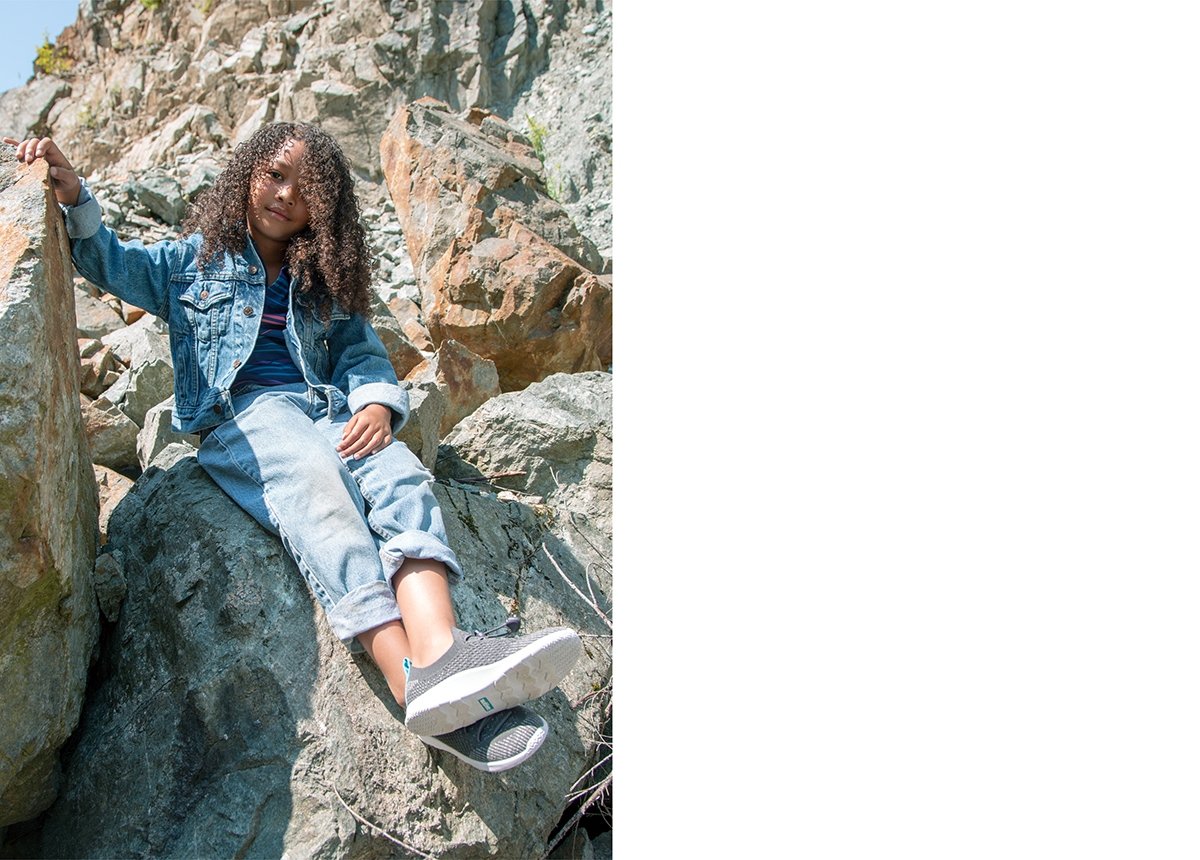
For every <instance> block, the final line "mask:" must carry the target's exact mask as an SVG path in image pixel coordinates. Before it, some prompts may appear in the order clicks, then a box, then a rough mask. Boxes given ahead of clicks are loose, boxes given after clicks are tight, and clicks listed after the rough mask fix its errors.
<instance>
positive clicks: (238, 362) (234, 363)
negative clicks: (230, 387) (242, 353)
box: [233, 358, 242, 367]
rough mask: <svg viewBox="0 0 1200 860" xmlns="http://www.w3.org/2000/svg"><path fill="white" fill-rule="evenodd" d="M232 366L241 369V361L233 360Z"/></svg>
mask: <svg viewBox="0 0 1200 860" xmlns="http://www.w3.org/2000/svg"><path fill="white" fill-rule="evenodd" d="M233 366H234V367H241V366H242V360H241V359H240V358H235V359H234V360H233Z"/></svg>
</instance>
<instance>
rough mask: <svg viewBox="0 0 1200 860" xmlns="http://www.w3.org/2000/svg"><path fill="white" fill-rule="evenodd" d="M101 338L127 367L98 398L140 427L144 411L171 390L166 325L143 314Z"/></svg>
mask: <svg viewBox="0 0 1200 860" xmlns="http://www.w3.org/2000/svg"><path fill="white" fill-rule="evenodd" d="M103 340H104V343H105V344H106V345H108V346H111V347H112V348H113V350H114V351H115V352H116V353H117V356H118V357H119V358H120V359H121V360H122V361H123V362H125V363H126V364H127V365H128V366H129V367H128V369H127V370H126V371H125V372H124V373H122V374H121V379H120V380H118V381H117V382H116V383H114V384H113V385H112V387H111V388H110V389H109V390H108V391H106V392H105V393H104V394H103V395H101V397H100V398H99V400H101V401H107V402H109V403H112V404H113V405H114V406H116V407H117V408H118V409H120V410H121V411H122V412H124V413H125V414H126V415H128V416H129V417H130V419H132V420H133V422H134V423H135V424H137V425H138V427H139V428H140V427H142V426H143V425H144V424H145V421H146V413H147V412H148V411H149V410H150V409H152V408H153V407H154V406H155V405H157V404H159V403H162V402H163V401H164V400H166V399H167V398H168V397H171V396H173V393H174V390H175V372H174V369H173V367H172V365H171V347H170V340H169V337H168V335H167V334H166V327H165V325H164V324H163V322H162V321H161V320H159V319H158V317H154V316H150V315H147V316H145V317H143V318H142V319H140V320H138V321H137V322H136V323H135V324H134V325H131V326H127V327H126V328H124V329H121V330H120V331H118V332H114V333H113V334H110V335H106V336H105V337H104V338H103Z"/></svg>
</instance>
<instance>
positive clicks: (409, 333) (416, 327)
mask: <svg viewBox="0 0 1200 860" xmlns="http://www.w3.org/2000/svg"><path fill="white" fill-rule="evenodd" d="M387 306H388V310H390V311H391V312H392V316H393V317H395V318H396V319H398V320H399V321H400V329H401V331H403V332H404V336H405V337H406V338H408V342H409V343H411V344H412V345H413V346H415V347H416V348H417V349H418V350H425V351H431V350H433V348H434V346H433V338H431V337H430V336H429V329H427V328H425V324H424V323H422V322H421V306H420V305H418V304H417V303H416V302H414V301H413V300H412V299H406V298H404V297H403V296H396V297H394V298H392V299H389V300H388V303H387ZM414 366H415V365H414Z"/></svg>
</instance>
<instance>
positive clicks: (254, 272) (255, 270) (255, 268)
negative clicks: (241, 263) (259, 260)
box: [250, 266, 258, 275]
mask: <svg viewBox="0 0 1200 860" xmlns="http://www.w3.org/2000/svg"><path fill="white" fill-rule="evenodd" d="M250 274H252V275H257V274H258V266H251V267H250Z"/></svg>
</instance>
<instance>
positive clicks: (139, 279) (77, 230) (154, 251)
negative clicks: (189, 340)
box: [3, 137, 174, 322]
mask: <svg viewBox="0 0 1200 860" xmlns="http://www.w3.org/2000/svg"><path fill="white" fill-rule="evenodd" d="M3 141H4V142H5V143H8V144H11V145H14V146H16V148H17V153H16V155H17V160H18V161H22V162H24V163H26V164H32V163H33V162H34V161H36V160H37V159H39V158H43V159H45V160H46V163H47V164H49V165H50V182H51V186H52V188H53V191H54V197H55V199H56V200H57V201H58V202H59V205H61V206H62V207H64V209H63V211H64V216H65V218H66V224H67V236H68V237H69V238H70V240H71V260H72V262H74V263H75V268H76V269H77V270H78V271H79V274H81V275H83V276H84V277H85V278H87V279H88V280H89V281H91V282H92V283H94V284H96V285H97V286H99V287H101V288H102V289H105V290H108V291H109V292H110V293H112V294H113V295H115V296H117V297H118V298H120V299H123V300H124V301H127V302H129V303H130V304H133V305H136V306H137V307H139V308H143V309H145V310H147V311H149V312H150V313H152V314H154V315H155V316H157V317H159V318H160V319H162V320H163V321H164V322H166V321H168V311H169V302H168V300H167V296H168V293H167V286H168V284H169V283H170V279H171V271H172V267H173V265H174V260H173V258H172V256H173V255H172V254H171V253H170V251H171V248H172V246H171V245H170V244H168V243H166V242H160V243H158V244H156V245H152V246H151V247H149V248H147V247H145V246H143V245H142V243H141V242H138V241H133V242H122V241H121V240H120V239H118V238H117V236H116V234H115V233H113V232H112V231H111V230H109V229H108V228H107V227H106V226H104V223H103V222H102V221H101V218H100V203H99V201H97V200H96V198H95V197H93V196H92V194H91V192H90V191H89V190H88V188H87V185H86V183H84V182H83V180H82V179H80V178H79V175H78V174H77V173H76V172H75V168H73V167H72V166H71V162H70V161H69V160H68V159H67V157H66V155H65V154H64V153H63V151H62V150H61V149H59V148H58V144H56V143H55V142H54V141H53V140H51V139H50V138H48V137H42V138H37V137H33V138H29V139H28V140H23V141H19V142H18V141H17V140H15V139H13V138H11V137H5V138H3Z"/></svg>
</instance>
